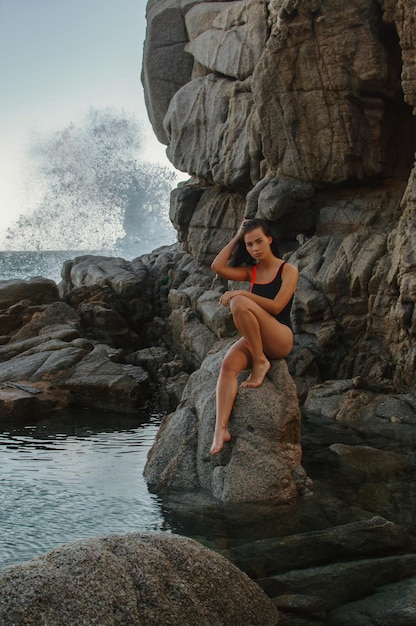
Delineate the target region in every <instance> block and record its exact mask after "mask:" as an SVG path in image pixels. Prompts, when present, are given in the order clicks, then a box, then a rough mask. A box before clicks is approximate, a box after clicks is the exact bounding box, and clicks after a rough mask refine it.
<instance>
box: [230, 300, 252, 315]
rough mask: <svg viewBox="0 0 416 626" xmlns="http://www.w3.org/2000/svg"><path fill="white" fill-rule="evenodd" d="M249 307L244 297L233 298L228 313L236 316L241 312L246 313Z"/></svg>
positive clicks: (248, 301) (248, 302)
mask: <svg viewBox="0 0 416 626" xmlns="http://www.w3.org/2000/svg"><path fill="white" fill-rule="evenodd" d="M249 305H250V300H249V299H248V298H246V297H245V296H235V297H234V298H231V300H230V311H231V313H232V315H236V314H238V313H240V312H241V311H247V310H248V308H249Z"/></svg>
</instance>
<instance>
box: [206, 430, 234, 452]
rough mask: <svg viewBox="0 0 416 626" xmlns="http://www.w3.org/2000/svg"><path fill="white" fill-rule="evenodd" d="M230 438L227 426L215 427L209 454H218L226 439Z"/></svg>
mask: <svg viewBox="0 0 416 626" xmlns="http://www.w3.org/2000/svg"><path fill="white" fill-rule="evenodd" d="M230 440H231V435H230V433H229V432H228V429H227V428H216V429H215V432H214V439H213V440H212V446H211V450H210V454H218V452H221V450H222V449H223V447H224V444H225V443H227V441H230Z"/></svg>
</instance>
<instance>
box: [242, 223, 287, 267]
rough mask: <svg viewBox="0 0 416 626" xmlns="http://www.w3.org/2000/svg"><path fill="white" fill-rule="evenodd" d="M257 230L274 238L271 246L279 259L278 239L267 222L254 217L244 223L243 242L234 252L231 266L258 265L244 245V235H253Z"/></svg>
mask: <svg viewBox="0 0 416 626" xmlns="http://www.w3.org/2000/svg"><path fill="white" fill-rule="evenodd" d="M256 228H261V229H262V231H263V232H264V234H265V235H266V237H271V238H272V243H271V244H270V248H271V250H272V252H273V254H274V255H275V256H277V257H278V256H280V252H279V248H278V244H277V241H276V238H275V236H274V235H273V232H272V230H271V228H270V226H269V224H268V223H267V222H266V221H265V220H262V219H260V218H258V217H254V218H253V219H249V220H247V221H246V222H244V224H243V226H242V228H241V230H242V233H243V236H242V238H241V240H240V241H239V242H238V246H237V248H236V250H235V251H234V254H233V256H232V258H231V261H230V265H232V266H233V267H238V266H239V265H255V264H256V261H255V260H254V259H253V257H252V256H251V255H250V253H249V252H248V251H247V248H246V244H245V243H244V235H245V234H246V233H251V231H252V230H255V229H256Z"/></svg>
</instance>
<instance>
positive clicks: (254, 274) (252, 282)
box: [250, 265, 258, 293]
mask: <svg viewBox="0 0 416 626" xmlns="http://www.w3.org/2000/svg"><path fill="white" fill-rule="evenodd" d="M257 267H258V266H257V265H255V266H254V267H253V271H252V272H251V285H250V293H251V292H252V291H253V287H254V282H255V280H256V274H257Z"/></svg>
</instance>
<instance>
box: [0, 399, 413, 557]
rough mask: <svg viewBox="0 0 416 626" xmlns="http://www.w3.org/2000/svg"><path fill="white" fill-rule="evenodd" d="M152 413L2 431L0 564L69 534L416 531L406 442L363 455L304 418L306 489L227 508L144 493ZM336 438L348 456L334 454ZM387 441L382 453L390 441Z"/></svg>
mask: <svg viewBox="0 0 416 626" xmlns="http://www.w3.org/2000/svg"><path fill="white" fill-rule="evenodd" d="M160 419H161V417H160V416H159V415H157V414H154V415H149V414H147V413H143V414H140V415H137V416H136V417H132V416H125V417H123V416H119V415H117V416H114V415H111V414H105V413H103V412H95V413H94V412H91V411H85V412H82V413H80V412H79V411H78V412H77V413H76V414H74V413H70V414H67V415H62V416H56V415H54V416H51V417H50V418H49V419H48V418H46V419H45V418H44V419H42V420H39V421H37V422H36V423H26V424H24V425H22V426H20V427H13V428H10V429H9V430H7V431H4V432H3V433H0V454H1V460H2V462H1V482H0V563H1V565H2V566H4V565H8V564H12V563H17V562H20V561H24V560H28V559H30V558H32V557H33V556H35V555H37V554H40V553H44V552H46V551H48V550H49V549H51V548H52V547H54V546H56V545H58V544H61V543H66V542H68V541H71V540H74V539H81V538H84V537H89V536H94V535H102V534H110V533H126V532H130V531H153V530H163V531H165V532H175V533H178V534H181V535H184V536H187V537H192V538H194V539H196V540H197V541H199V542H201V543H202V544H204V545H206V546H208V547H210V548H212V549H215V550H217V551H223V550H224V551H226V550H230V549H232V548H234V547H238V546H240V545H244V544H246V543H251V542H254V541H256V540H258V539H259V540H260V539H267V538H275V537H284V536H288V535H293V534H300V533H305V532H309V531H314V530H321V529H327V528H331V527H334V526H338V525H342V524H349V523H351V522H355V521H358V520H363V519H368V518H369V517H371V516H373V515H381V516H383V517H386V518H387V519H389V520H391V521H393V522H396V523H398V524H401V525H403V526H404V527H405V528H406V529H407V530H408V531H410V532H411V533H412V534H413V535H414V533H415V531H416V521H415V516H414V511H415V505H416V501H415V498H416V495H415V492H414V483H415V480H416V462H415V457H414V451H413V450H411V449H410V450H409V449H408V450H407V451H406V450H403V449H402V448H401V446H397V450H396V451H397V452H398V453H399V462H398V463H397V464H396V460H395V458H394V457H391V456H390V457H385V456H380V457H376V458H375V459H373V460H371V459H370V457H369V460H368V462H367V461H365V462H364V460H363V454H365V449H364V448H361V447H360V446H363V444H364V443H365V442H364V441H363V438H362V436H361V435H360V434H359V433H355V432H353V431H351V430H347V429H342V428H338V427H337V426H334V424H331V425H330V429H327V427H326V426H325V425H322V426H321V427H319V426H318V425H317V424H316V423H314V424H312V423H310V424H308V422H305V423H304V425H303V449H304V460H303V464H304V467H305V469H306V471H307V474H308V475H309V476H310V477H311V478H312V479H313V481H314V485H313V494H311V495H310V496H309V497H306V498H299V499H297V500H295V501H293V502H291V503H289V504H285V505H274V506H269V505H262V504H251V505H250V504H244V505H241V504H240V505H227V506H225V505H222V504H220V503H218V502H217V501H215V500H213V498H212V497H210V495H209V494H206V493H204V492H197V493H188V494H183V493H181V494H169V495H163V496H159V495H156V494H151V493H149V491H148V489H147V485H146V483H145V481H144V478H143V468H144V465H145V462H146V457H147V453H148V450H149V448H150V446H151V445H152V442H153V440H154V437H155V435H156V432H157V429H158V426H159V423H160ZM334 441H335V442H337V445H340V444H342V445H345V446H350V448H351V450H352V452H354V451H355V458H354V457H353V458H352V460H351V459H350V460H349V457H344V459H342V458H341V457H338V456H337V455H336V454H335V452H334V450H331V444H333V442H334ZM318 442H319V443H318ZM381 444H382V442H380V441H378V445H379V447H380V449H382V448H383V446H382V445H381ZM385 450H388V451H389V452H391V451H392V443H391V441H388V442H385ZM393 451H394V450H393ZM373 456H374V455H373ZM386 459H390V461H389V463H390V465H389V466H387V465H386V463H385V460H386ZM383 463H384V466H383Z"/></svg>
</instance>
